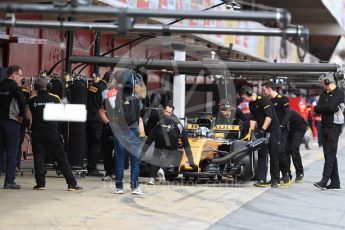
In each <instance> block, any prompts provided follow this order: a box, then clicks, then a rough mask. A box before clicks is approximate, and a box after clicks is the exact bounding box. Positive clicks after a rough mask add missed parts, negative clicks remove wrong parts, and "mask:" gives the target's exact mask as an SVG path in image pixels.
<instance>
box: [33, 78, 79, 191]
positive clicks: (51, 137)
mask: <svg viewBox="0 0 345 230" xmlns="http://www.w3.org/2000/svg"><path fill="white" fill-rule="evenodd" d="M48 83H49V80H48V79H47V78H45V77H39V78H38V80H37V82H36V83H35V84H36V87H35V88H37V89H38V92H37V95H35V96H32V97H31V98H30V99H29V111H30V112H31V116H29V117H32V125H31V130H32V149H33V153H34V168H35V178H36V185H35V186H34V187H33V189H34V190H45V189H46V188H45V185H46V180H45V165H44V164H45V156H46V154H52V156H53V158H54V160H55V161H56V162H57V164H58V167H59V169H60V170H61V172H62V174H63V175H64V177H65V178H66V183H67V185H68V187H67V191H79V190H82V188H81V187H80V186H78V185H77V181H76V179H75V178H74V176H73V173H72V171H71V167H70V165H69V163H68V160H67V155H66V153H65V151H64V148H63V144H62V143H61V141H60V138H59V137H60V134H59V131H58V122H56V121H45V120H44V119H43V110H44V108H45V106H46V104H55V103H60V98H59V96H57V95H55V94H50V93H48V91H47V85H48Z"/></svg>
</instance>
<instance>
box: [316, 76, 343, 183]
mask: <svg viewBox="0 0 345 230" xmlns="http://www.w3.org/2000/svg"><path fill="white" fill-rule="evenodd" d="M320 80H321V84H322V87H323V88H324V91H323V92H322V93H321V95H320V99H319V101H318V103H317V105H316V106H315V107H314V111H315V112H317V113H319V114H321V124H322V133H321V142H322V147H323V155H324V156H325V164H324V166H323V173H322V179H321V180H320V181H319V182H315V183H314V186H315V187H317V188H320V189H322V190H323V189H340V180H339V173H338V161H337V149H338V140H339V136H340V133H341V131H342V126H343V124H344V108H345V101H344V90H343V89H341V88H339V87H337V85H336V82H335V79H334V76H333V75H332V74H331V73H326V74H323V75H322V76H321V78H320ZM329 180H331V183H330V184H329V185H327V184H328V181H329Z"/></svg>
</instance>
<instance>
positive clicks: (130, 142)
mask: <svg viewBox="0 0 345 230" xmlns="http://www.w3.org/2000/svg"><path fill="white" fill-rule="evenodd" d="M139 146H140V139H139V133H138V129H137V128H131V129H126V130H121V129H117V130H116V131H115V138H114V147H115V150H116V153H115V157H116V162H115V177H116V180H115V186H116V188H118V189H123V174H124V173H123V172H124V166H125V165H124V164H125V149H126V150H127V151H128V152H129V154H130V161H131V188H132V189H136V188H137V187H138V186H139V180H138V178H139Z"/></svg>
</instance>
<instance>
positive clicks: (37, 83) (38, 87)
mask: <svg viewBox="0 0 345 230" xmlns="http://www.w3.org/2000/svg"><path fill="white" fill-rule="evenodd" d="M41 79H44V80H46V81H47V90H50V89H51V88H52V84H51V81H50V79H49V78H48V77H46V76H39V77H38V78H37V80H36V81H35V83H34V90H39V89H40V84H41V81H42V80H41Z"/></svg>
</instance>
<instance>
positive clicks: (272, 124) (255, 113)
mask: <svg viewBox="0 0 345 230" xmlns="http://www.w3.org/2000/svg"><path fill="white" fill-rule="evenodd" d="M239 95H240V96H241V97H242V98H243V99H244V100H246V101H248V102H249V109H250V123H249V132H248V134H247V135H246V137H245V138H244V139H246V140H248V141H250V140H251V134H252V131H253V130H254V128H255V127H256V126H257V129H258V131H257V132H256V136H257V137H258V138H260V137H265V136H266V132H269V133H270V137H269V143H268V152H269V154H270V172H271V187H272V188H277V187H278V183H279V182H280V178H279V138H280V132H279V121H278V118H277V115H276V113H275V110H274V108H273V105H272V102H271V101H270V100H269V99H268V98H267V97H264V96H261V95H257V94H256V93H254V92H253V89H252V88H251V87H249V86H243V87H242V88H241V90H240V92H239ZM258 153H259V154H258V158H259V159H258V181H256V182H255V183H254V186H258V187H263V186H266V185H267V183H266V177H267V147H263V148H261V149H260V150H259V152H258Z"/></svg>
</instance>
